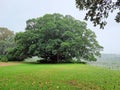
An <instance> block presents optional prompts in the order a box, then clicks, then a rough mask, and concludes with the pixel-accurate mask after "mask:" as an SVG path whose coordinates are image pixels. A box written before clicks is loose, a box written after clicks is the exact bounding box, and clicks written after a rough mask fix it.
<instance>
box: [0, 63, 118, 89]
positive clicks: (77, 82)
mask: <svg viewBox="0 0 120 90" xmlns="http://www.w3.org/2000/svg"><path fill="white" fill-rule="evenodd" d="M0 90H120V71H113V70H108V69H104V68H98V67H93V66H90V65H82V64H25V63H22V64H17V65H12V66H0Z"/></svg>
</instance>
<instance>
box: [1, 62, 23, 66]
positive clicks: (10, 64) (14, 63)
mask: <svg viewBox="0 0 120 90" xmlns="http://www.w3.org/2000/svg"><path fill="white" fill-rule="evenodd" d="M18 64H21V63H20V62H0V67H1V66H12V65H18Z"/></svg>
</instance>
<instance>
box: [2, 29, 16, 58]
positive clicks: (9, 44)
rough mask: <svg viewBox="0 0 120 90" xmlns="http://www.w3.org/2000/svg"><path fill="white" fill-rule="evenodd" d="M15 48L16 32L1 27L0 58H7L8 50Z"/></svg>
mask: <svg viewBox="0 0 120 90" xmlns="http://www.w3.org/2000/svg"><path fill="white" fill-rule="evenodd" d="M14 46H15V43H14V32H13V31H11V30H9V29H7V28H3V27H0V58H2V57H3V58H6V56H7V52H8V49H11V48H13V47H14ZM6 60H7V59H6Z"/></svg>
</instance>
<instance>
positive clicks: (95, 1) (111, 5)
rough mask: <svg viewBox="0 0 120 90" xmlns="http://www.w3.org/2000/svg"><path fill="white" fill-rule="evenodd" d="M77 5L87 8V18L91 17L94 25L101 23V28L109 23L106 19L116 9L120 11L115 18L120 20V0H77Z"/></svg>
mask: <svg viewBox="0 0 120 90" xmlns="http://www.w3.org/2000/svg"><path fill="white" fill-rule="evenodd" d="M76 7H77V8H79V9H80V10H87V13H86V16H85V20H88V19H89V20H90V21H91V22H93V24H94V26H96V25H100V28H104V26H105V25H106V24H107V22H106V20H105V19H106V18H108V16H109V13H110V12H113V11H115V10H117V11H118V13H117V15H116V16H115V20H116V22H118V23H119V22H120V0H76Z"/></svg>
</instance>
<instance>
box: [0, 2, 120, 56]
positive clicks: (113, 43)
mask: <svg viewBox="0 0 120 90" xmlns="http://www.w3.org/2000/svg"><path fill="white" fill-rule="evenodd" d="M47 13H51V14H52V13H60V14H63V15H71V16H73V17H74V18H76V19H79V20H83V18H84V15H85V12H84V11H79V10H78V9H77V8H76V6H75V0H0V27H7V28H8V29H10V30H13V31H14V32H20V31H24V29H25V26H26V25H25V23H26V20H28V19H31V18H36V17H40V16H43V15H45V14H47ZM114 17H115V14H114V13H113V14H110V17H109V19H108V24H107V26H106V27H105V29H104V30H101V29H99V26H98V27H93V25H92V24H91V22H87V24H88V28H90V29H91V30H93V31H95V32H96V35H97V40H98V41H99V43H100V45H102V46H103V47H104V51H103V53H116V54H120V41H119V39H120V23H119V24H118V23H116V22H115V21H114Z"/></svg>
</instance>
